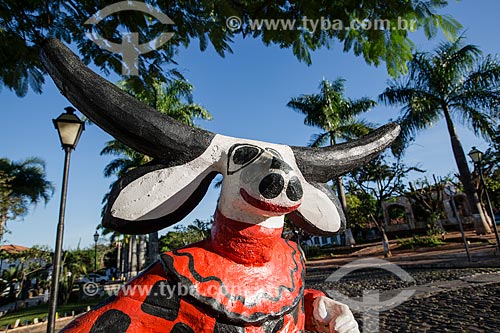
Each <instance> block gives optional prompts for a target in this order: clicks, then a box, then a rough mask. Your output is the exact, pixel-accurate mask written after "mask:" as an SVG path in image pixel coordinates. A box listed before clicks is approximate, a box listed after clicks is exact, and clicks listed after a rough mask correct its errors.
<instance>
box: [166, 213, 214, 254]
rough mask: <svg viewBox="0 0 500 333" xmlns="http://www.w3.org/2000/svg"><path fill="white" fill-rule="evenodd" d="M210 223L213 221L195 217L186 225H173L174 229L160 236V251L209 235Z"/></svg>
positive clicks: (193, 241) (199, 239) (178, 246)
mask: <svg viewBox="0 0 500 333" xmlns="http://www.w3.org/2000/svg"><path fill="white" fill-rule="evenodd" d="M212 223H213V221H202V220H199V219H196V220H194V221H193V223H192V224H190V225H188V226H181V225H179V226H176V227H174V231H169V232H168V233H167V234H166V235H164V236H161V237H160V240H159V243H160V252H167V251H171V250H174V249H177V248H180V247H183V246H186V245H189V244H192V243H195V242H199V241H201V240H203V239H205V238H207V237H209V236H210V227H211V225H212Z"/></svg>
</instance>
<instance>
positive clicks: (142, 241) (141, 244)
mask: <svg viewBox="0 0 500 333" xmlns="http://www.w3.org/2000/svg"><path fill="white" fill-rule="evenodd" d="M138 238H139V241H138V244H137V271H141V270H142V269H143V268H144V267H146V235H139V236H138Z"/></svg>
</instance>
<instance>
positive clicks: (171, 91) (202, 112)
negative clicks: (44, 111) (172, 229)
mask: <svg viewBox="0 0 500 333" xmlns="http://www.w3.org/2000/svg"><path fill="white" fill-rule="evenodd" d="M132 83H133V81H121V82H120V83H119V85H120V86H121V87H122V88H123V89H124V90H126V91H127V92H129V93H130V94H133V95H134V97H136V98H137V99H139V100H141V101H143V102H145V103H146V104H148V105H150V106H151V107H153V108H155V109H156V110H158V111H159V112H161V113H163V114H166V115H168V116H170V117H172V118H174V119H176V120H178V121H180V122H182V123H185V124H188V125H191V126H194V119H195V118H200V119H205V120H210V119H212V115H211V114H210V113H209V112H208V111H207V110H206V109H205V108H204V107H202V106H200V105H198V104H196V103H194V102H193V89H194V87H193V85H192V84H191V83H189V82H187V81H185V80H183V79H178V80H173V81H171V82H170V83H168V84H162V83H161V82H158V81H155V82H154V83H153V84H152V87H151V89H149V90H144V91H142V92H141V93H138V94H137V93H134V90H133V89H132ZM101 155H115V156H117V158H116V159H114V160H112V161H111V162H110V163H109V164H108V165H107V166H106V167H105V169H104V176H105V177H111V176H113V175H115V176H117V177H118V178H120V177H122V176H123V175H124V174H125V173H127V172H129V171H131V170H133V169H135V168H137V167H139V166H141V165H144V164H146V163H148V162H151V161H152V158H151V157H149V156H147V155H144V154H141V153H139V152H137V151H135V150H133V149H132V148H130V147H128V146H126V145H125V144H123V143H122V142H120V141H118V140H111V141H109V142H108V143H107V144H106V147H104V149H103V150H102V151H101ZM112 186H113V184H111V187H112ZM108 197H109V193H107V194H106V195H105V196H104V198H103V203H106V202H107V199H108ZM141 240H143V239H140V242H139V243H140V244H141V246H142V243H141ZM135 243H136V242H135V240H134V239H131V241H130V244H132V245H133V244H135ZM148 246H149V248H148V252H149V254H150V255H149V261H150V263H151V262H153V261H155V260H156V256H155V255H154V254H155V253H159V245H158V232H153V233H151V234H149V244H148ZM129 251H133V249H132V248H130V249H129ZM141 257H143V256H142V252H141ZM142 265H143V263H141V262H139V263H138V266H139V267H141V266H142Z"/></svg>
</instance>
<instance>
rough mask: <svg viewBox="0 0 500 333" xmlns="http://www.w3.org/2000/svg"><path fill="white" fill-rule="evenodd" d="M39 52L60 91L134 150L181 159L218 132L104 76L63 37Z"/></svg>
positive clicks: (189, 156) (187, 158)
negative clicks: (172, 113) (135, 95)
mask: <svg viewBox="0 0 500 333" xmlns="http://www.w3.org/2000/svg"><path fill="white" fill-rule="evenodd" d="M40 57H41V59H42V63H43V64H44V66H45V68H46V69H47V72H48V73H49V74H50V76H51V77H52V79H53V80H54V82H55V83H56V85H57V87H58V88H59V90H60V91H61V93H62V94H63V95H64V96H65V97H66V98H67V99H68V100H69V101H70V102H71V103H72V104H73V105H74V106H75V107H76V108H77V109H78V110H80V111H81V112H82V113H83V114H84V115H86V116H87V117H88V118H89V119H90V120H91V121H93V122H95V123H96V124H97V125H99V127H101V128H102V129H104V130H105V131H106V132H108V133H109V134H111V135H112V136H113V137H115V138H116V139H118V140H120V141H122V142H123V143H125V144H126V145H128V146H130V147H132V148H133V149H135V150H137V151H139V152H141V153H143V154H146V155H149V156H152V157H155V158H158V159H160V160H163V161H168V162H169V164H171V165H172V164H174V165H176V164H183V163H186V162H189V161H191V160H193V159H194V158H196V157H198V156H199V155H201V154H202V153H203V152H204V151H205V149H206V148H207V147H208V146H209V145H210V142H211V141H212V139H213V137H214V136H215V134H214V133H211V132H208V131H205V130H202V129H199V128H194V127H192V126H188V125H184V124H182V123H180V122H178V121H176V120H174V119H172V118H170V117H168V116H166V115H163V114H161V113H160V112H158V111H156V110H154V109H153V108H151V107H149V106H147V105H145V104H144V103H142V102H140V101H138V100H136V99H135V98H133V97H132V96H130V95H129V94H127V93H126V92H124V91H122V90H121V89H119V88H118V87H116V86H115V85H114V84H112V83H111V82H109V81H107V80H105V79H104V78H102V77H100V76H99V75H97V74H96V73H94V72H93V71H91V70H90V69H89V68H88V67H87V66H85V65H84V64H83V62H82V61H80V59H79V58H78V57H77V56H76V55H75V54H74V53H73V52H72V51H71V50H70V49H69V48H68V47H66V46H65V45H64V44H63V43H62V42H61V41H59V40H57V39H48V40H45V41H44V42H43V43H42V45H41V50H40Z"/></svg>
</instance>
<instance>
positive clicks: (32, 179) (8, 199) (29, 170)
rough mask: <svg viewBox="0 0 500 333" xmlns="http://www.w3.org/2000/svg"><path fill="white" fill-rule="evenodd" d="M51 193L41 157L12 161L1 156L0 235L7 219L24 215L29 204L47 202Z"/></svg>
mask: <svg viewBox="0 0 500 333" xmlns="http://www.w3.org/2000/svg"><path fill="white" fill-rule="evenodd" d="M53 193H54V186H53V185H52V183H51V182H50V181H48V180H47V179H46V174H45V162H44V161H43V160H42V159H40V158H36V157H31V158H28V159H26V160H24V161H20V162H14V161H11V160H9V159H8V158H0V239H1V238H2V236H3V232H4V227H5V225H6V223H7V221H9V220H15V219H17V218H20V217H23V216H25V215H26V214H27V213H28V210H29V207H30V206H31V205H36V204H37V203H39V202H44V203H47V202H48V201H49V200H50V198H51V197H52V194H53Z"/></svg>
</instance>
